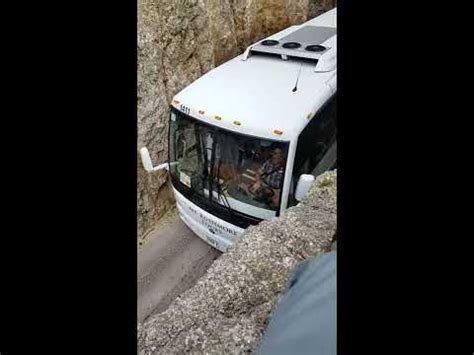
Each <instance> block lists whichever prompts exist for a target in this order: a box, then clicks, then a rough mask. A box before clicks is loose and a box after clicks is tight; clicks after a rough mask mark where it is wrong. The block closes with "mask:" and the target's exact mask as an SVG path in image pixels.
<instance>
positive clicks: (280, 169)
mask: <svg viewBox="0 0 474 355" xmlns="http://www.w3.org/2000/svg"><path fill="white" fill-rule="evenodd" d="M283 175H284V159H283V151H282V150H281V148H275V149H273V151H272V152H271V153H270V159H268V160H267V161H265V163H263V165H262V167H261V168H260V169H259V170H258V173H257V181H256V182H255V183H254V184H253V185H252V186H250V187H249V189H248V191H249V192H250V193H251V194H252V195H254V196H257V197H258V196H262V195H264V197H266V199H269V200H270V201H269V204H270V206H271V207H272V208H277V207H278V205H279V202H280V201H279V200H280V192H281V185H282V182H283Z"/></svg>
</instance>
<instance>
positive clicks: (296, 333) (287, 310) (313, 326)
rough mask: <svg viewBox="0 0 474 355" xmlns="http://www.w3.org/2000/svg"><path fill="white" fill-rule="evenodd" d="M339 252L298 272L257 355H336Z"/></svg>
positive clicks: (268, 328) (322, 256)
mask: <svg viewBox="0 0 474 355" xmlns="http://www.w3.org/2000/svg"><path fill="white" fill-rule="evenodd" d="M336 316H337V309H336V252H335V251H334V252H330V253H325V254H322V255H320V256H318V257H316V258H315V259H313V260H311V261H309V262H306V263H304V264H302V265H300V266H299V267H297V268H296V270H294V272H293V273H292V276H291V278H290V282H289V286H288V289H287V290H286V292H285V294H284V295H283V297H282V299H281V300H280V303H279V304H278V305H277V307H276V309H275V311H274V313H273V315H272V318H271V320H270V323H269V325H268V327H267V329H266V331H265V334H264V335H263V339H262V342H261V344H260V347H259V349H258V350H257V352H256V354H259V355H278V354H282V355H283V354H284V355H298V354H302V355H303V354H315V355H332V354H334V355H336V349H337V347H336V342H337V337H336V328H337V320H336Z"/></svg>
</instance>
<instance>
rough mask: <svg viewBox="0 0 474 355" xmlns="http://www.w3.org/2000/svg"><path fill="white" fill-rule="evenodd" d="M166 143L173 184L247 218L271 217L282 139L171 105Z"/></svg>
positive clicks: (284, 151) (275, 202)
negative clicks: (248, 132)
mask: <svg viewBox="0 0 474 355" xmlns="http://www.w3.org/2000/svg"><path fill="white" fill-rule="evenodd" d="M169 143H170V144H169V151H170V173H171V176H172V180H173V183H174V184H175V185H176V184H177V185H179V187H180V188H181V189H186V190H187V191H188V192H190V193H191V194H192V195H193V194H198V195H200V197H204V198H205V199H206V200H208V201H210V202H211V203H214V204H219V205H222V206H224V207H226V208H228V209H229V210H232V211H238V212H240V213H242V214H246V215H250V216H252V217H256V218H259V219H270V218H272V217H274V216H275V215H277V211H278V210H279V207H280V197H281V190H282V187H283V177H284V174H285V166H286V156H287V151H288V143H287V142H277V141H272V140H268V139H261V138H255V137H251V136H246V135H242V134H238V133H235V132H231V131H228V130H224V129H221V128H218V127H215V126H211V125H208V124H205V123H202V122H200V121H198V120H196V119H193V118H191V117H190V116H187V115H185V114H184V113H182V112H180V111H177V110H175V109H173V110H172V112H171V123H170V142H169ZM192 195H191V196H192Z"/></svg>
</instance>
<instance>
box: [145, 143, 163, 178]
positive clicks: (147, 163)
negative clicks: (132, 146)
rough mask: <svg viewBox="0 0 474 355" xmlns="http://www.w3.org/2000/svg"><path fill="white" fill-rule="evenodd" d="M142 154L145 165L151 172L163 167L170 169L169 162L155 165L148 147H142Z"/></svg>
mask: <svg viewBox="0 0 474 355" xmlns="http://www.w3.org/2000/svg"><path fill="white" fill-rule="evenodd" d="M140 156H141V158H142V164H143V167H144V168H145V170H146V171H148V172H149V173H152V172H155V171H158V170H162V169H166V170H168V169H169V167H168V163H164V164H160V165H158V166H153V163H152V161H151V157H150V153H149V152H148V149H147V148H146V147H143V148H141V149H140Z"/></svg>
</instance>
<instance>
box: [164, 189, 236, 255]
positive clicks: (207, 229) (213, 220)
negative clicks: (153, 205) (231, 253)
mask: <svg viewBox="0 0 474 355" xmlns="http://www.w3.org/2000/svg"><path fill="white" fill-rule="evenodd" d="M173 190H174V195H175V197H176V205H177V207H178V211H179V216H180V217H181V219H182V221H183V222H184V223H185V224H186V225H187V226H188V227H189V228H190V229H191V230H192V231H193V232H194V233H195V234H196V235H197V236H198V237H199V238H201V239H203V240H204V241H205V242H206V243H208V244H210V245H212V246H213V247H214V248H216V249H218V250H220V251H222V252H225V251H226V250H227V249H228V248H229V247H230V246H231V245H232V244H233V243H234V242H235V241H237V239H238V238H239V237H240V235H241V234H242V232H243V231H244V230H245V229H242V228H239V227H237V226H234V225H233V224H231V223H228V222H226V221H223V220H222V219H220V218H217V217H216V216H214V215H212V214H210V213H209V212H206V211H204V210H203V209H202V208H200V207H198V206H197V205H195V204H194V203H192V202H191V201H189V200H188V199H187V198H185V197H184V196H183V195H181V194H180V193H179V192H178V191H177V190H176V189H175V188H174V187H173Z"/></svg>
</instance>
